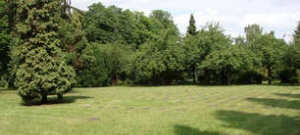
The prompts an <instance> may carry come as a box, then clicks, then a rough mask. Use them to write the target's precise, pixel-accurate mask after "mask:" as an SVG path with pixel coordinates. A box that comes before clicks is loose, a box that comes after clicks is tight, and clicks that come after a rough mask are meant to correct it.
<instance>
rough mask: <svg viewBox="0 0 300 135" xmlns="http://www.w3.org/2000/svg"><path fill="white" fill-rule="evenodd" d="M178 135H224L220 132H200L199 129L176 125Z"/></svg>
mask: <svg viewBox="0 0 300 135" xmlns="http://www.w3.org/2000/svg"><path fill="white" fill-rule="evenodd" d="M174 128H175V130H174V131H175V134H176V135H222V134H220V133H218V132H209V131H200V130H199V129H196V128H192V127H189V126H183V125H175V127H174Z"/></svg>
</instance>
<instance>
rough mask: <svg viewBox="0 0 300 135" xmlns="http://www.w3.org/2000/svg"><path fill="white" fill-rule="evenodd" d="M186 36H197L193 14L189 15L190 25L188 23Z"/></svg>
mask: <svg viewBox="0 0 300 135" xmlns="http://www.w3.org/2000/svg"><path fill="white" fill-rule="evenodd" d="M187 34H189V35H192V36H194V35H196V34H197V28H196V21H195V18H194V15H193V14H191V17H190V23H189V27H188V30H187Z"/></svg>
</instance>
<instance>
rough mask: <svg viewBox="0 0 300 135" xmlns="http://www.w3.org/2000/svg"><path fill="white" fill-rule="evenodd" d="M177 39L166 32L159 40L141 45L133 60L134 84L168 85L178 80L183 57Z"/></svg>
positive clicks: (172, 34) (181, 69)
mask: <svg viewBox="0 0 300 135" xmlns="http://www.w3.org/2000/svg"><path fill="white" fill-rule="evenodd" d="M177 38H178V37H177V36H176V35H174V33H173V32H172V31H166V32H165V34H164V35H163V36H162V37H161V38H160V39H159V40H157V41H149V42H147V43H146V44H144V45H142V47H141V49H139V50H138V51H137V53H136V55H135V58H134V59H135V60H134V62H135V63H134V64H133V66H134V67H133V71H132V73H134V74H135V83H142V84H170V83H173V81H176V80H180V77H181V73H182V71H183V70H184V66H183V64H184V57H185V56H184V52H183V49H182V47H181V46H180V45H178V44H177V43H176V39H177Z"/></svg>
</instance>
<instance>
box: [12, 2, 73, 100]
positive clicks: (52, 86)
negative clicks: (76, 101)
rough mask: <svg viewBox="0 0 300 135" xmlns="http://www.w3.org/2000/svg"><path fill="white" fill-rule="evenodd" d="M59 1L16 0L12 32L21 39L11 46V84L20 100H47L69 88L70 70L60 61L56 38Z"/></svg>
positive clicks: (58, 43) (71, 78)
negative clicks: (13, 72) (13, 69)
mask: <svg viewBox="0 0 300 135" xmlns="http://www.w3.org/2000/svg"><path fill="white" fill-rule="evenodd" d="M62 2H63V1H62V0H20V1H18V2H17V7H18V9H17V14H16V19H17V22H18V23H17V24H16V35H19V36H20V39H21V42H19V43H18V46H17V47H16V48H15V49H14V52H13V55H14V56H15V57H16V59H17V73H16V81H15V85H16V86H17V87H18V93H19V95H20V96H21V97H22V99H23V101H25V102H27V101H31V100H33V99H35V98H39V99H41V100H42V103H46V102H47V96H48V95H50V94H56V95H57V96H58V97H59V98H62V96H63V94H64V93H65V92H67V91H69V90H71V88H72V85H73V83H74V76H75V73H74V70H73V69H72V67H70V66H68V65H67V64H66V63H65V61H64V58H63V57H64V52H63V51H62V50H61V47H62V44H61V41H60V40H59V39H58V34H57V31H58V24H59V21H60V19H61V17H62V12H63V10H62V6H63V3H62Z"/></svg>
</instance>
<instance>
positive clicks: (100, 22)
mask: <svg viewBox="0 0 300 135" xmlns="http://www.w3.org/2000/svg"><path fill="white" fill-rule="evenodd" d="M137 18H138V16H137V15H135V14H134V13H132V12H130V11H129V10H125V11H122V9H120V8H117V7H115V6H110V7H107V8H106V7H104V6H103V5H102V4H101V3H97V4H93V5H92V6H90V7H89V11H88V12H86V13H85V17H84V22H83V24H84V29H85V31H86V33H87V38H88V40H89V41H90V42H99V43H104V44H106V43H112V42H115V41H118V42H122V43H125V44H131V45H136V44H137V43H138V40H139V37H138V36H139V35H138V33H137V31H138V28H137V25H136V24H137V23H138V21H137Z"/></svg>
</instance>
